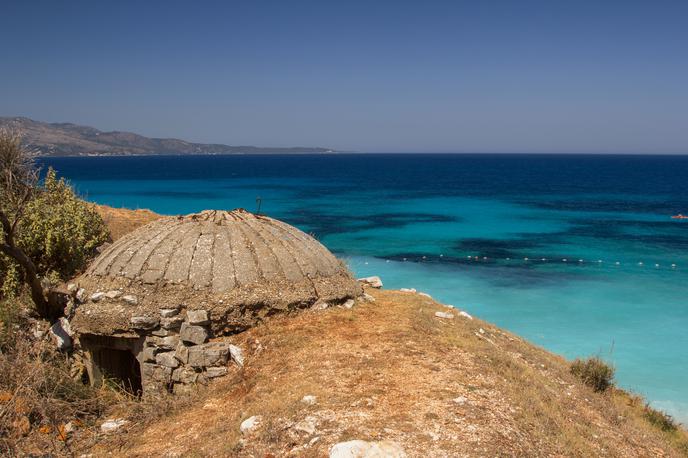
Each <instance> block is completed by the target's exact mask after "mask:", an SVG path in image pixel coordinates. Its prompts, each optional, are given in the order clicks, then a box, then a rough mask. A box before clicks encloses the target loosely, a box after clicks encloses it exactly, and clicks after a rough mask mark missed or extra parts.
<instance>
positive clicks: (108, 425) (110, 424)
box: [100, 418, 129, 434]
mask: <svg viewBox="0 0 688 458" xmlns="http://www.w3.org/2000/svg"><path fill="white" fill-rule="evenodd" d="M127 423H129V422H128V421H127V420H125V419H124V418H113V419H110V420H107V421H106V422H104V423H103V424H102V425H100V430H101V431H102V432H104V433H106V434H110V433H114V432H116V431H117V430H118V429H120V428H121V427H122V426H124V425H126V424H127Z"/></svg>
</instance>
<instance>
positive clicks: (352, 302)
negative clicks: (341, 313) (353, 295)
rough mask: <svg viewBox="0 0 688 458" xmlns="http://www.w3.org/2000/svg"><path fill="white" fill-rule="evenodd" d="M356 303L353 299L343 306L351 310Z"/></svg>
mask: <svg viewBox="0 0 688 458" xmlns="http://www.w3.org/2000/svg"><path fill="white" fill-rule="evenodd" d="M355 303H356V302H355V301H354V300H353V299H349V300H347V301H346V302H344V304H342V305H343V306H344V308H345V309H350V308H352V307H353V306H354V304H355Z"/></svg>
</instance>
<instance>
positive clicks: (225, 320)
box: [75, 209, 361, 334]
mask: <svg viewBox="0 0 688 458" xmlns="http://www.w3.org/2000/svg"><path fill="white" fill-rule="evenodd" d="M78 282H79V284H80V286H81V287H83V288H85V290H86V295H87V297H92V295H93V294H94V293H96V292H108V291H110V292H113V293H112V294H107V295H105V296H103V295H100V296H101V297H98V299H96V301H93V300H92V299H91V300H87V301H86V304H84V305H82V306H80V307H78V308H77V315H76V317H75V325H76V326H77V328H81V329H77V330H78V331H79V332H92V333H98V334H106V333H107V334H110V333H117V332H120V333H121V332H126V331H127V330H128V327H129V326H128V325H127V323H128V322H129V319H130V318H131V317H132V316H146V315H149V316H153V315H156V316H157V314H158V310H159V309H165V308H172V307H178V306H180V305H181V306H183V307H186V308H188V309H191V310H192V309H204V310H208V311H209V312H210V315H211V320H212V321H213V324H212V326H213V328H215V330H216V332H232V331H235V330H241V329H245V328H246V327H249V326H250V325H251V324H253V322H255V321H256V319H259V318H260V317H261V316H266V315H269V314H272V313H274V312H277V311H284V310H290V309H294V308H300V307H307V306H309V305H311V304H313V303H315V302H316V301H318V300H322V301H334V302H337V301H343V300H345V299H347V298H350V297H355V296H358V295H359V294H360V292H361V290H360V286H359V285H358V284H357V283H356V281H355V280H354V279H353V277H352V276H351V274H350V273H349V271H348V269H347V268H346V266H345V265H344V264H343V263H342V262H341V261H339V260H338V259H337V258H335V257H334V255H333V254H332V253H330V251H329V250H327V248H325V247H324V246H323V245H322V244H320V243H319V242H318V241H317V240H315V239H314V238H313V237H311V236H310V235H307V234H305V233H304V232H302V231H300V230H298V229H296V228H295V227H293V226H290V225H288V224H285V223H283V222H281V221H278V220H275V219H273V218H269V217H266V216H262V215H254V214H252V213H250V212H248V211H246V210H243V209H237V210H233V211H216V210H206V211H203V212H201V213H197V214H191V215H187V216H179V217H164V218H161V219H160V220H158V221H155V222H153V223H150V224H148V225H146V226H143V227H141V228H139V229H137V230H136V231H134V232H132V233H130V234H127V235H126V236H124V237H122V238H121V239H119V240H118V241H117V242H115V243H114V244H113V245H111V246H110V247H108V248H107V249H106V250H105V251H104V252H103V253H102V254H101V255H100V256H99V257H98V258H96V260H95V261H94V262H93V263H92V264H91V265H90V266H89V268H88V269H87V271H86V272H85V274H84V275H82V276H81V277H80V278H79V279H78ZM115 291H119V292H120V293H119V294H117V293H116V292H115ZM109 296H116V297H109ZM124 296H134V297H135V300H132V299H131V297H129V298H128V300H127V301H123V300H122V298H123V297H124ZM133 302H136V303H135V304H134V303H133Z"/></svg>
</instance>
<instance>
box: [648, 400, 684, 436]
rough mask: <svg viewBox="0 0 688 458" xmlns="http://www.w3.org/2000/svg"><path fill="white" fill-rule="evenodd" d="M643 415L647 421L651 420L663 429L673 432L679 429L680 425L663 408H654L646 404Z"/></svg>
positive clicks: (651, 422)
mask: <svg viewBox="0 0 688 458" xmlns="http://www.w3.org/2000/svg"><path fill="white" fill-rule="evenodd" d="M643 416H644V417H645V419H646V420H647V421H649V422H650V424H652V425H653V426H655V427H657V428H659V429H661V430H662V431H667V432H672V431H676V429H678V425H677V424H676V421H675V420H674V419H673V418H672V417H671V415H668V414H666V413H664V412H662V411H661V410H657V409H653V408H652V407H650V406H649V405H647V404H646V405H645V412H644V413H643Z"/></svg>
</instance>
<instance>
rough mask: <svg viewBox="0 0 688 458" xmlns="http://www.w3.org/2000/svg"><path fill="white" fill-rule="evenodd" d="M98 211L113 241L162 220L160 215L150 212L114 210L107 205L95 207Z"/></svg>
mask: <svg viewBox="0 0 688 458" xmlns="http://www.w3.org/2000/svg"><path fill="white" fill-rule="evenodd" d="M94 207H95V209H96V211H97V212H98V214H99V215H100V217H101V218H103V221H105V224H106V225H107V227H108V229H109V230H110V237H111V238H112V240H113V241H115V240H117V239H118V238H120V237H122V236H123V235H124V234H127V233H129V232H131V231H133V230H134V229H136V228H138V227H139V226H143V225H144V224H148V223H150V222H152V221H155V220H156V219H158V218H160V215H158V214H157V213H154V212H152V211H150V210H145V209H142V210H129V209H127V208H114V207H109V206H107V205H94Z"/></svg>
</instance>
